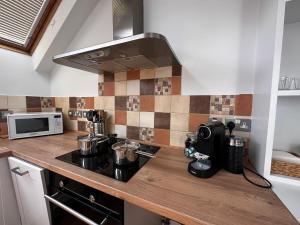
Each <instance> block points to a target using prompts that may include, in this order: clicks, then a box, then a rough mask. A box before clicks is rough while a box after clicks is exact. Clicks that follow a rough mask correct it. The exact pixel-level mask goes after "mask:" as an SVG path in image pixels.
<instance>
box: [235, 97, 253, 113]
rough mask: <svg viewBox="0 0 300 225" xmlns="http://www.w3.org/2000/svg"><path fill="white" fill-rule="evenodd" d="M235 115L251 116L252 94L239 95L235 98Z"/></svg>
mask: <svg viewBox="0 0 300 225" xmlns="http://www.w3.org/2000/svg"><path fill="white" fill-rule="evenodd" d="M235 101H236V102H235V115H238V116H251V113H252V95H251V94H243V95H237V96H236V100H235Z"/></svg>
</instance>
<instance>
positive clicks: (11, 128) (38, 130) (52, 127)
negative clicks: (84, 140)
mask: <svg viewBox="0 0 300 225" xmlns="http://www.w3.org/2000/svg"><path fill="white" fill-rule="evenodd" d="M7 125H8V137H9V139H18V138H28V137H36V136H44V135H53V134H61V133H63V119H62V113H60V112H39V113H14V114H8V115H7Z"/></svg>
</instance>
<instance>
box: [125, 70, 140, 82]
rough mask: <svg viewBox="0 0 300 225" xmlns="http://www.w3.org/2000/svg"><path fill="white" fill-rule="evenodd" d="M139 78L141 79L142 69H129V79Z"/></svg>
mask: <svg viewBox="0 0 300 225" xmlns="http://www.w3.org/2000/svg"><path fill="white" fill-rule="evenodd" d="M139 79H140V70H128V71H127V80H139Z"/></svg>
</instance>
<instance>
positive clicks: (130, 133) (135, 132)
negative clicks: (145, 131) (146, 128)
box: [127, 126, 140, 140]
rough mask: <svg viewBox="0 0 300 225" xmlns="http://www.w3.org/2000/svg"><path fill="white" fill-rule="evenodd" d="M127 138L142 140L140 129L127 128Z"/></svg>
mask: <svg viewBox="0 0 300 225" xmlns="http://www.w3.org/2000/svg"><path fill="white" fill-rule="evenodd" d="M127 138H129V139H134V140H139V139H140V128H139V127H132V126H127Z"/></svg>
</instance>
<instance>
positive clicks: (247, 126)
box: [225, 118, 251, 132]
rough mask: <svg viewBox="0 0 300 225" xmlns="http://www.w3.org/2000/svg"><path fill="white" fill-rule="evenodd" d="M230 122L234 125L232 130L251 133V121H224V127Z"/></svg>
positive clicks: (236, 119)
mask: <svg viewBox="0 0 300 225" xmlns="http://www.w3.org/2000/svg"><path fill="white" fill-rule="evenodd" d="M230 121H232V122H234V123H235V128H234V130H236V131H244V132H250V131H251V120H250V119H241V118H235V119H225V125H226V124H227V123H228V122H230Z"/></svg>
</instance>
